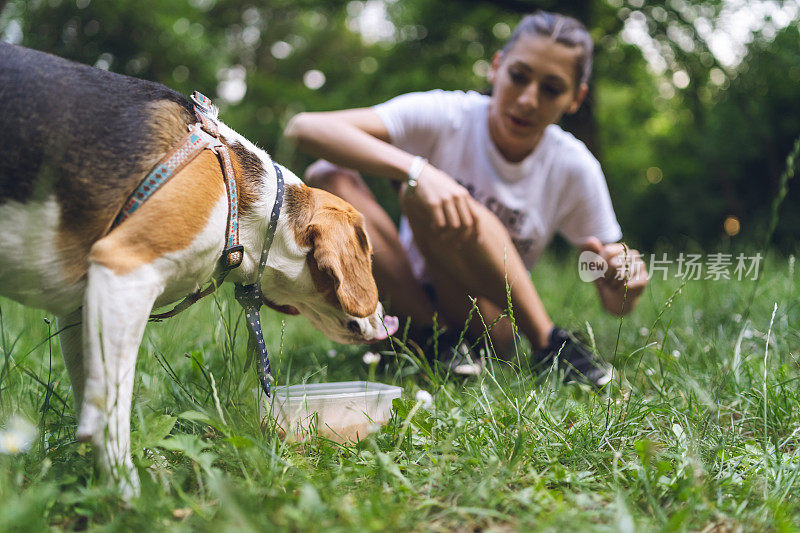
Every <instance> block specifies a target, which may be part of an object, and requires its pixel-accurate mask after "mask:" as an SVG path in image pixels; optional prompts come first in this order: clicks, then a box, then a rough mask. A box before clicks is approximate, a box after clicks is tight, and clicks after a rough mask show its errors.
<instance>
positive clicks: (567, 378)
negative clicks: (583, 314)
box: [535, 327, 614, 389]
mask: <svg viewBox="0 0 800 533" xmlns="http://www.w3.org/2000/svg"><path fill="white" fill-rule="evenodd" d="M553 359H556V360H557V363H556V364H557V367H558V369H559V370H562V371H564V382H565V383H569V382H578V383H585V384H588V385H591V386H593V387H596V388H598V389H600V388H603V387H605V386H606V385H607V384H608V383H609V382H611V380H612V379H613V378H614V368H613V367H612V366H611V365H609V364H607V363H604V362H603V361H601V360H600V359H598V358H597V356H595V354H593V353H592V351H591V350H590V349H589V348H587V347H586V346H584V345H583V344H582V343H581V342H580V341H579V340H578V339H576V338H575V337H574V336H573V335H572V334H570V333H569V332H567V331H564V330H563V329H561V328H558V327H554V328H553V330H552V331H551V332H550V337H549V338H548V344H547V347H546V348H545V349H543V350H541V351H540V352H539V353H538V354H537V355H536V358H535V366H536V367H537V368H539V369H542V370H545V369H546V367H547V366H548V365H552V364H553Z"/></svg>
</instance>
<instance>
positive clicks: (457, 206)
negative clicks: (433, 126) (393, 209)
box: [401, 164, 476, 239]
mask: <svg viewBox="0 0 800 533" xmlns="http://www.w3.org/2000/svg"><path fill="white" fill-rule="evenodd" d="M401 195H402V197H401V203H402V206H403V211H404V212H405V213H406V215H407V216H409V217H423V219H424V220H426V221H427V223H428V224H429V225H430V226H431V227H432V228H433V229H435V230H438V231H440V232H442V236H443V237H450V238H452V237H456V238H459V239H466V238H469V237H470V236H473V235H474V234H475V229H476V228H475V216H474V214H473V212H472V207H471V204H472V202H473V201H474V200H473V199H472V197H471V196H470V195H469V192H468V191H467V189H465V188H464V187H463V186H461V185H460V184H459V183H458V182H456V180H454V179H453V178H451V177H450V176H448V175H447V174H446V173H444V172H442V171H441V170H439V169H437V168H436V167H434V166H432V165H430V164H426V165H425V167H424V168H423V169H422V172H421V173H420V175H419V178H418V181H417V187H416V188H415V189H413V190H407V186H406V185H404V186H403V188H402V191H401Z"/></svg>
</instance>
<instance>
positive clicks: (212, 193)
mask: <svg viewBox="0 0 800 533" xmlns="http://www.w3.org/2000/svg"><path fill="white" fill-rule="evenodd" d="M224 195H225V184H224V182H223V181H222V170H221V169H220V166H219V162H218V160H217V156H216V155H214V153H212V152H211V151H210V150H205V151H203V152H202V153H201V154H200V155H199V156H197V158H196V159H195V160H194V161H192V162H191V163H189V164H188V165H187V166H186V167H184V168H183V170H181V171H180V172H178V174H176V175H175V176H173V178H172V179H170V180H169V182H167V183H166V184H165V185H164V186H163V187H162V188H161V189H159V190H158V191H157V192H156V193H155V194H153V196H151V197H150V198H149V199H148V200H147V202H145V203H144V204H143V205H142V206H141V207H140V208H139V209H137V210H136V212H135V213H134V214H133V215H131V217H130V218H129V219H128V220H126V221H125V222H124V223H123V224H121V225H119V226H118V227H116V228H114V230H112V231H111V233H109V234H108V236H106V237H104V238H103V239H101V240H99V241H97V242H96V243H94V246H92V249H91V253H90V259H91V260H92V261H93V262H96V263H100V264H102V265H105V266H106V267H108V268H110V269H111V270H113V271H114V272H115V273H116V274H125V273H127V272H130V271H131V270H133V269H135V268H137V267H139V266H141V265H144V264H147V263H150V262H152V261H153V260H155V259H157V258H158V257H161V256H163V255H164V254H166V253H169V252H172V251H175V250H180V249H182V248H186V247H187V246H189V245H190V244H191V243H192V241H193V240H194V239H195V237H196V236H197V235H198V234H199V233H200V232H201V231H202V230H203V228H205V226H206V224H207V223H208V219H209V217H210V215H211V211H212V209H213V208H214V206H216V205H217V203H218V202H219V200H220V198H222V197H223V196H224ZM220 241H222V236H220Z"/></svg>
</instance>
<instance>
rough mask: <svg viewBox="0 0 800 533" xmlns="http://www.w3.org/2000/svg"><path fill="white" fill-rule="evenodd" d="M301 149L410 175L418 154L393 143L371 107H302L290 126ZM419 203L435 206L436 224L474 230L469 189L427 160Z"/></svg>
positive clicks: (402, 177) (362, 167)
mask: <svg viewBox="0 0 800 533" xmlns="http://www.w3.org/2000/svg"><path fill="white" fill-rule="evenodd" d="M284 135H285V136H286V138H288V139H290V140H292V141H294V142H295V143H296V144H297V145H298V146H299V147H300V149H302V150H303V151H306V152H308V153H311V154H313V155H315V156H317V157H322V158H325V159H327V160H329V161H331V162H332V163H335V164H337V165H340V166H343V167H348V168H354V169H356V170H359V171H361V172H365V173H368V174H372V175H375V176H380V177H384V178H389V179H393V180H396V181H406V180H407V179H408V173H409V171H410V169H411V163H412V162H413V160H414V155H413V154H410V153H408V152H406V151H404V150H401V149H400V148H397V147H396V146H393V145H392V144H389V132H388V130H387V129H386V126H385V125H384V123H383V120H382V119H381V118H380V117H379V116H378V114H377V113H376V112H375V111H374V110H373V109H370V108H361V109H349V110H344V111H331V112H326V113H300V114H298V115H296V116H295V117H294V118H292V120H291V121H289V125H288V126H287V128H286V131H285V132H284ZM414 200H415V203H418V204H419V205H420V207H421V208H423V209H425V210H427V211H429V212H430V216H431V219H432V221H433V224H434V226H435V227H436V228H438V229H440V230H443V231H450V232H455V233H457V234H458V235H461V236H469V235H471V234H472V232H473V225H474V216H473V213H472V205H471V201H472V200H471V198H470V196H469V192H467V190H466V189H465V188H464V187H462V186H461V185H459V184H458V183H457V182H456V181H455V180H454V179H453V178H451V177H450V176H448V175H447V174H446V173H444V172H442V171H440V170H439V169H437V168H435V167H433V166H432V165H430V164H427V165H425V167H424V168H423V170H422V172H421V173H420V175H419V179H418V185H417V188H416V190H415V193H414Z"/></svg>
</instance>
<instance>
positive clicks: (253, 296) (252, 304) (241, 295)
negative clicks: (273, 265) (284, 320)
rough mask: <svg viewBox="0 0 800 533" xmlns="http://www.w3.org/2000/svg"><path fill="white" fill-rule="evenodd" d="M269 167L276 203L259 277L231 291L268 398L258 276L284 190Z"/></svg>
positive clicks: (269, 377)
mask: <svg viewBox="0 0 800 533" xmlns="http://www.w3.org/2000/svg"><path fill="white" fill-rule="evenodd" d="M272 164H273V166H274V167H275V178H276V182H277V187H276V191H275V203H274V204H273V205H272V214H270V217H269V225H268V226H267V236H266V239H265V240H264V249H263V250H262V251H261V261H260V262H259V264H258V276H257V277H256V281H255V283H249V284H247V285H243V284H241V283H237V284H236V288H235V290H234V296H235V297H236V301H237V302H239V304H241V306H242V307H243V308H244V315H245V319H246V320H247V328H248V330H249V331H250V339H249V341H248V346H247V348H248V352H251V350H256V351H258V353H259V359H258V380H259V381H260V382H261V389H262V390H263V391H264V392H265V393H266V394H267V396H270V381H272V371H271V369H270V366H269V352H268V351H267V344H266V343H265V342H264V332H263V329H262V328H261V313H260V312H259V311H260V309H261V306H262V305H264V299H263V298H262V295H261V275H262V274H263V273H264V267H266V266H267V259H269V249H270V248H271V247H272V240H273V239H274V238H275V230H276V229H277V228H278V217H279V216H280V214H281V206H282V205H283V190H284V185H283V172H281V169H280V166H278V165H277V164H276V163H275V162H273V163H272Z"/></svg>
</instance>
